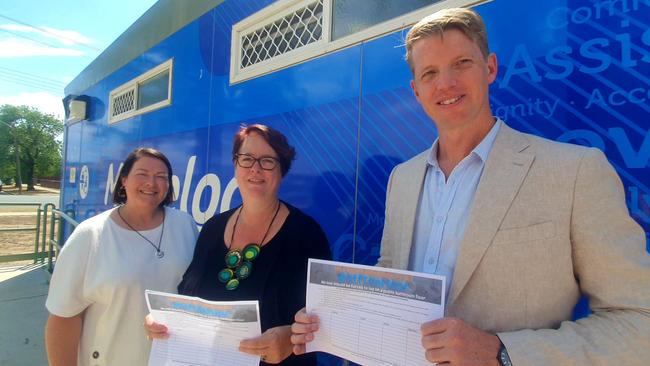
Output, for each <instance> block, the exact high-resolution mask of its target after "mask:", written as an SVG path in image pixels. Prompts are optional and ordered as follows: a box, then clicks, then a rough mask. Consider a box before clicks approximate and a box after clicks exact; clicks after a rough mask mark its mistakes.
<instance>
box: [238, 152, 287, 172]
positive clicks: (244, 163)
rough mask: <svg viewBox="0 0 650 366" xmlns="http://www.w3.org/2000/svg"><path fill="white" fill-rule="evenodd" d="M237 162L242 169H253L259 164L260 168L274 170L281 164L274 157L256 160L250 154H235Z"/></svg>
mask: <svg viewBox="0 0 650 366" xmlns="http://www.w3.org/2000/svg"><path fill="white" fill-rule="evenodd" d="M235 161H236V162H237V165H239V166H240V167H242V168H252V167H253V165H255V163H256V162H257V163H258V164H259V165H260V168H262V169H264V170H273V169H275V167H276V166H277V165H278V163H279V162H278V159H276V158H274V157H272V156H263V157H261V158H255V157H253V156H251V155H248V154H235Z"/></svg>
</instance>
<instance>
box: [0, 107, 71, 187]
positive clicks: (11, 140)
mask: <svg viewBox="0 0 650 366" xmlns="http://www.w3.org/2000/svg"><path fill="white" fill-rule="evenodd" d="M0 125H1V126H2V127H0V128H2V130H0V131H1V132H2V134H1V135H2V137H0V154H4V158H3V159H2V160H0V167H4V166H6V167H7V171H11V172H15V171H16V169H15V160H13V161H12V159H11V158H10V157H11V156H13V155H12V154H13V153H15V150H14V149H16V146H15V145H16V142H17V143H18V146H19V147H20V148H19V152H20V168H21V169H20V170H21V175H22V178H23V180H24V181H27V190H28V191H33V190H34V177H35V176H47V177H51V176H58V175H59V174H60V167H61V142H60V141H58V140H57V138H58V137H59V136H60V135H61V133H62V132H63V122H62V121H60V120H58V119H56V118H55V117H54V116H52V115H49V114H45V113H42V112H40V111H39V110H37V109H35V108H33V107H28V106H13V105H7V104H5V105H3V106H2V107H0ZM9 126H11V127H9ZM5 131H6V132H5ZM7 152H8V153H9V155H7V154H6V153H7ZM1 164H4V165H1ZM12 166H13V169H11V167H12Z"/></svg>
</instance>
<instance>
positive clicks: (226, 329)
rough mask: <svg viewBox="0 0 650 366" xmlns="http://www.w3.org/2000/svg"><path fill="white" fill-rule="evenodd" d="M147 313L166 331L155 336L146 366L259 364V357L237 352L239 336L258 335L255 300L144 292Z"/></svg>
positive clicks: (257, 316)
mask: <svg viewBox="0 0 650 366" xmlns="http://www.w3.org/2000/svg"><path fill="white" fill-rule="evenodd" d="M145 297H146V299H147V305H148V306H149V312H150V313H151V315H152V316H153V317H154V319H155V320H156V322H157V323H161V324H164V325H165V326H166V327H167V329H168V331H169V338H168V339H164V340H161V339H155V340H154V341H153V344H152V346H151V354H150V356H149V366H154V365H155V366H172V365H173V366H176V365H192V366H195V365H241V366H258V365H259V362H260V357H259V356H254V355H250V354H246V353H242V352H239V350H238V349H239V342H240V341H241V340H242V339H246V338H254V337H258V336H259V335H260V334H261V326H260V320H259V319H260V316H259V313H260V312H259V305H258V302H257V301H228V302H216V301H206V300H203V299H200V298H198V297H190V296H183V295H176V294H169V293H163V292H155V291H149V290H147V291H145Z"/></svg>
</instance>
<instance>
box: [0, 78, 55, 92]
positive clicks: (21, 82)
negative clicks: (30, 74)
mask: <svg viewBox="0 0 650 366" xmlns="http://www.w3.org/2000/svg"><path fill="white" fill-rule="evenodd" d="M0 80H5V81H8V82H10V83H14V84H19V85H23V86H28V87H31V88H36V89H39V90H43V91H50V92H53V93H61V92H62V91H63V88H61V89H59V88H56V87H54V86H48V85H42V84H41V85H39V84H38V83H35V82H31V81H28V80H21V79H18V78H15V77H9V76H8V75H0Z"/></svg>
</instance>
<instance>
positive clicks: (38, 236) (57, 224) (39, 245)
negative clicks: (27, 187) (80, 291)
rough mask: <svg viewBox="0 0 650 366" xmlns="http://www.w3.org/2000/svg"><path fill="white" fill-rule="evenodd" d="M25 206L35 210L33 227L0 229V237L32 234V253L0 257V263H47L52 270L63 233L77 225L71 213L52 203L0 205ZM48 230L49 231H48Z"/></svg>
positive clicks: (5, 205)
mask: <svg viewBox="0 0 650 366" xmlns="http://www.w3.org/2000/svg"><path fill="white" fill-rule="evenodd" d="M9 206H27V207H30V206H32V207H34V209H35V210H36V223H35V225H34V226H26V227H25V226H19V227H9V228H0V235H2V234H3V233H8V232H17V231H25V232H33V233H34V251H30V252H26V253H18V254H8V255H0V263H5V262H16V261H24V260H33V262H34V264H36V263H45V258H47V262H48V270H49V271H50V272H52V270H53V269H54V260H55V258H56V255H57V254H58V253H59V250H60V249H61V246H62V245H63V233H64V230H65V229H66V228H68V227H69V228H70V230H71V231H73V230H74V229H75V228H76V227H77V225H78V224H79V223H78V222H77V221H76V220H75V219H74V212H73V211H61V210H58V209H57V208H56V206H55V205H54V204H52V203H47V204H43V205H41V204H38V203H0V207H9ZM48 229H49V230H48Z"/></svg>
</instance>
